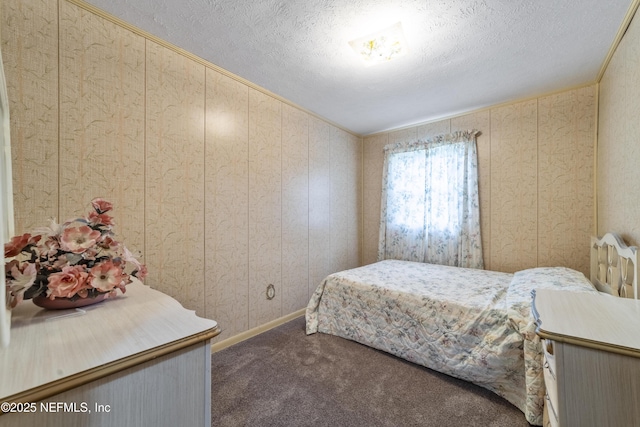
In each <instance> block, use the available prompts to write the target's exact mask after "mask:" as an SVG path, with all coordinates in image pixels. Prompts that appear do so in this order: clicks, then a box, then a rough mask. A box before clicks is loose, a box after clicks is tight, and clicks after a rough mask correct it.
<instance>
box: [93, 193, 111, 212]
mask: <svg viewBox="0 0 640 427" xmlns="http://www.w3.org/2000/svg"><path fill="white" fill-rule="evenodd" d="M91 205H92V206H93V209H95V210H96V212H97V213H98V214H103V213H105V212H109V211H110V210H111V209H113V205H112V204H111V203H110V202H107V201H106V200H104V199H101V198H99V197H98V198H95V199H93V200H92V201H91Z"/></svg>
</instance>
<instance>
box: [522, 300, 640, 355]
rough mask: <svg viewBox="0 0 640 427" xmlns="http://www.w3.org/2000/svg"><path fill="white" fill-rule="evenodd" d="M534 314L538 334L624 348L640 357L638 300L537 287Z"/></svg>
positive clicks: (551, 337) (613, 347) (578, 342)
mask: <svg viewBox="0 0 640 427" xmlns="http://www.w3.org/2000/svg"><path fill="white" fill-rule="evenodd" d="M534 316H535V317H536V322H537V324H538V334H539V335H540V336H542V337H544V338H550V339H555V340H557V341H567V339H568V340H569V341H573V343H574V344H578V345H580V342H584V343H590V344H596V345H598V346H601V347H602V348H611V349H613V350H615V349H626V350H628V351H630V352H632V353H635V352H637V353H638V357H640V301H639V300H634V299H628V298H618V297H614V296H610V295H606V294H603V293H595V292H594V293H582V292H580V293H578V292H569V291H562V290H552V289H538V290H536V294H535V299H534ZM588 346H591V347H592V346H593V345H588Z"/></svg>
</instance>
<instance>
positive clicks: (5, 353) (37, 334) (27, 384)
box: [0, 281, 218, 401]
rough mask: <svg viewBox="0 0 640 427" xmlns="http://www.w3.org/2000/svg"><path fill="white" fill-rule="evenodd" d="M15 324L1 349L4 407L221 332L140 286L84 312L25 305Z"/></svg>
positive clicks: (14, 317)
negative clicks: (22, 396)
mask: <svg viewBox="0 0 640 427" xmlns="http://www.w3.org/2000/svg"><path fill="white" fill-rule="evenodd" d="M11 323H12V325H11V342H10V344H9V346H8V347H7V348H0V378H2V381H0V401H2V400H3V398H6V397H8V396H12V395H15V394H17V393H21V392H24V391H25V390H29V389H33V388H36V387H40V386H43V385H44V384H48V383H52V382H56V381H60V380H63V379H64V378H67V377H70V376H74V375H78V374H80V373H82V372H86V371H90V370H92V369H96V368H99V367H101V366H104V365H107V364H113V363H117V361H119V360H123V359H126V358H130V357H131V356H133V355H136V354H141V353H144V352H150V351H153V350H154V349H158V348H162V347H167V346H170V345H175V343H177V342H183V341H185V340H186V339H190V340H191V341H193V339H194V337H197V336H200V335H203V336H204V335H207V334H208V335H211V332H212V331H216V330H218V325H217V323H216V322H215V321H213V320H209V319H203V318H200V317H197V316H196V315H195V312H193V311H191V310H187V309H185V308H184V307H182V305H180V303H178V302H177V301H176V300H175V299H173V298H171V297H169V296H167V295H165V294H163V293H161V292H158V291H156V290H153V289H151V288H150V287H148V286H145V285H143V284H142V283H140V282H138V281H134V282H133V283H131V284H129V285H128V286H127V292H126V293H125V294H118V296H117V297H114V298H112V299H107V300H105V301H104V302H101V303H98V304H95V305H92V306H87V307H82V308H81V309H80V310H77V309H76V310H73V309H71V310H43V309H41V308H39V307H37V306H35V305H34V304H33V303H32V302H31V301H25V302H23V303H22V304H20V305H18V307H16V308H15V309H14V310H13V313H12V321H11Z"/></svg>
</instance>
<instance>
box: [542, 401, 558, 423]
mask: <svg viewBox="0 0 640 427" xmlns="http://www.w3.org/2000/svg"><path fill="white" fill-rule="evenodd" d="M544 399H545V402H544V405H545V409H546V410H547V417H548V420H546V421H547V423H548V424H545V427H546V426H547V425H549V426H551V427H559V426H560V423H559V422H558V410H557V409H556V407H557V405H556V406H555V407H554V406H553V403H551V399H550V398H549V395H548V394H547V395H545V397H544Z"/></svg>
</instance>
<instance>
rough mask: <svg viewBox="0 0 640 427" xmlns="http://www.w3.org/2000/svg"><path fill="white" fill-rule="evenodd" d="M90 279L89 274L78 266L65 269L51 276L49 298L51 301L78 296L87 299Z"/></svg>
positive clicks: (48, 290)
mask: <svg viewBox="0 0 640 427" xmlns="http://www.w3.org/2000/svg"><path fill="white" fill-rule="evenodd" d="M88 277H89V273H87V272H86V271H84V269H83V268H82V267H80V266H78V265H73V266H67V267H64V268H63V269H62V271H61V272H59V273H52V274H50V275H49V286H48V289H47V297H48V298H49V299H54V298H71V297H72V296H74V295H76V294H78V295H80V296H81V297H83V298H85V297H86V296H87V290H88V289H89V286H88V285H87V278H88Z"/></svg>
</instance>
